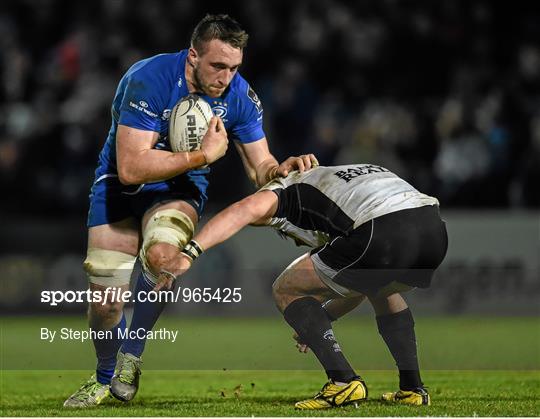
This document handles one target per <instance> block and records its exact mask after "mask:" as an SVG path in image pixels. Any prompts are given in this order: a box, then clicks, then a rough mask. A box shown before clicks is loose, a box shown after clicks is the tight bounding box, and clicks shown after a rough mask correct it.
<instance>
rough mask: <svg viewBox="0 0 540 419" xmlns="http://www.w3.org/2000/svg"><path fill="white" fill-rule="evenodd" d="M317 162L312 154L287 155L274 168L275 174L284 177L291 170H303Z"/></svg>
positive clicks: (314, 165)
mask: <svg viewBox="0 0 540 419" xmlns="http://www.w3.org/2000/svg"><path fill="white" fill-rule="evenodd" d="M318 165H319V162H318V161H317V158H316V157H315V155H314V154H302V155H301V156H298V157H289V158H288V159H287V160H285V161H284V162H282V163H281V164H280V165H279V166H278V167H277V169H276V175H277V176H281V177H286V176H288V175H289V173H290V172H292V171H293V170H298V171H299V172H304V171H306V170H309V169H312V168H314V167H317V166H318Z"/></svg>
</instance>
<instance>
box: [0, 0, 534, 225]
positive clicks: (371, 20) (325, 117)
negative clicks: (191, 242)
mask: <svg viewBox="0 0 540 419" xmlns="http://www.w3.org/2000/svg"><path fill="white" fill-rule="evenodd" d="M533 3H534V2H530V3H528V2H520V1H517V2H502V1H501V2H498V1H487V0H469V1H458V0H441V1H430V0H424V1H403V0H361V1H354V2H353V1H344V0H342V1H339V0H313V1H296V2H290V1H284V0H274V1H272V2H269V1H265V0H250V1H228V2H224V3H222V4H220V6H219V7H217V8H215V9H214V8H212V9H209V8H207V7H208V6H207V5H205V2H195V1H192V0H189V1H188V0H186V1H184V0H167V1H165V0H159V1H158V0H137V1H134V0H130V1H128V0H100V1H97V0H96V1H92V2H73V1H67V0H19V1H17V2H2V4H1V5H0V10H1V13H0V45H1V48H0V109H1V111H0V193H1V196H2V199H1V202H2V204H1V211H2V212H3V213H10V212H11V213H13V212H17V213H28V214H41V215H54V216H59V217H61V216H65V215H70V214H78V213H83V212H85V211H86V206H87V194H88V190H89V187H90V185H91V183H92V180H93V171H94V169H95V164H96V160H97V155H98V153H99V150H100V148H101V146H102V144H103V141H104V140H105V138H106V135H107V132H108V129H109V126H110V118H111V117H110V105H111V100H112V97H113V95H114V92H115V89H116V85H117V83H118V81H119V79H120V78H121V76H122V74H123V73H124V72H125V71H126V70H127V68H129V66H130V65H131V64H133V63H134V62H135V61H137V60H139V59H142V58H145V57H148V56H151V55H155V54H158V53H161V52H173V51H178V50H180V49H183V48H186V47H188V43H189V36H190V34H191V31H192V30H193V27H194V25H195V24H196V23H197V22H198V21H199V20H200V19H201V18H202V17H203V16H204V15H205V14H206V13H207V12H211V13H228V14H230V15H232V16H233V17H235V18H236V19H237V20H238V21H239V22H240V23H241V24H242V25H243V26H244V27H245V28H246V29H247V30H248V32H249V33H250V41H249V44H248V48H247V50H246V51H245V55H244V65H243V66H242V68H241V73H242V74H243V75H244V77H245V78H246V79H247V80H248V81H249V82H250V83H251V85H252V86H253V87H254V89H255V90H256V91H257V93H258V94H259V96H260V98H261V99H262V102H263V106H264V109H265V119H264V124H265V131H266V134H267V137H268V139H269V142H270V147H271V150H272V151H273V153H274V154H275V155H276V157H278V159H284V158H286V157H287V156H289V155H295V154H299V153H305V152H313V153H315V154H316V155H317V156H318V158H319V160H320V161H321V163H322V164H325V165H331V164H345V163H357V162H369V163H376V164H382V165H384V166H386V167H387V168H389V169H390V170H392V171H394V172H396V173H398V174H400V175H401V176H403V177H404V178H405V179H407V180H409V181H410V182H411V183H413V184H414V185H415V186H417V187H418V188H419V189H420V190H422V191H423V192H426V193H429V194H433V195H435V196H437V197H438V198H439V199H440V201H441V202H442V204H443V205H445V206H446V207H499V208H509V207H519V208H529V207H535V208H538V207H540V193H539V192H538V189H539V188H538V185H540V25H539V24H538V22H539V21H540V19H539V18H540V14H539V13H538V12H537V11H536V10H535V9H534V4H533ZM212 4H213V5H214V4H215V3H212ZM235 154H236V152H235V151H234V150H233V148H231V149H230V150H229V153H228V155H227V157H225V158H224V159H223V160H222V161H220V162H218V163H217V164H216V165H215V167H214V173H213V174H211V178H210V180H211V187H210V190H209V192H210V199H211V202H212V203H213V207H214V208H215V209H217V208H220V207H222V206H223V205H225V204H227V203H230V202H231V201H232V200H234V199H238V198H239V197H241V196H243V195H245V194H247V193H249V192H250V191H251V190H252V186H251V185H249V183H248V182H247V180H246V179H245V178H246V177H245V175H244V173H243V170H242V169H241V163H240V161H239V158H238V156H236V155H235ZM230 185H234V188H231V187H230ZM238 185H243V187H242V188H240V187H238Z"/></svg>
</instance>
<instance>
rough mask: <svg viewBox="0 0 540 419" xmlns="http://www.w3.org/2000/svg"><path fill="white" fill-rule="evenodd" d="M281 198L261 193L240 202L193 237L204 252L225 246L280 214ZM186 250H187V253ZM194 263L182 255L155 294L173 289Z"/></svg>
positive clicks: (169, 270)
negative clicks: (278, 204) (243, 233)
mask: <svg viewBox="0 0 540 419" xmlns="http://www.w3.org/2000/svg"><path fill="white" fill-rule="evenodd" d="M277 203H278V198H277V195H276V194H275V193H274V192H272V191H268V190H265V191H260V192H256V193H254V194H253V195H250V196H248V197H247V198H244V199H242V200H241V201H238V202H236V203H234V204H232V205H231V206H229V207H227V208H225V209H224V210H223V211H221V212H220V213H218V214H217V215H215V216H214V217H212V218H211V219H210V221H208V222H207V223H206V224H205V226H204V227H203V228H202V229H201V230H200V231H199V232H198V233H197V234H196V235H195V236H194V237H193V241H195V242H196V244H197V245H198V246H200V247H201V250H202V251H205V250H208V249H210V248H211V247H214V246H215V245H217V244H219V243H222V242H224V241H225V240H227V239H229V238H230V237H232V236H234V235H235V234H236V233H238V232H239V231H240V230H241V229H242V228H244V227H245V226H246V225H248V224H252V225H266V224H268V221H270V218H272V216H273V215H274V214H275V212H276V210H277ZM187 247H188V246H186V250H187ZM191 263H192V259H190V258H189V257H188V256H186V255H185V254H184V253H180V254H179V255H178V256H177V257H176V258H174V259H173V260H172V261H171V263H170V264H169V265H168V266H166V267H164V268H163V271H162V273H164V275H161V276H160V282H159V283H158V284H157V286H156V288H155V290H156V291H158V290H160V289H163V288H166V289H170V288H171V287H172V284H173V282H174V278H175V277H177V276H179V275H181V274H183V273H184V272H185V271H186V270H188V269H189V268H190V267H191Z"/></svg>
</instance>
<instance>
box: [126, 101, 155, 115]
mask: <svg viewBox="0 0 540 419" xmlns="http://www.w3.org/2000/svg"><path fill="white" fill-rule="evenodd" d="M141 102H142V103H145V104H146V106H148V104H147V103H146V102H144V101H143V100H141ZM141 102H139V103H141ZM129 106H131V107H132V108H134V109H137V110H138V111H141V112H144V113H145V114H146V115H148V116H151V117H152V118H157V114H156V113H154V112H152V111H149V110H148V109H146V108H144V107H142V106H141V105H140V104H137V103H135V102H131V101H130V102H129Z"/></svg>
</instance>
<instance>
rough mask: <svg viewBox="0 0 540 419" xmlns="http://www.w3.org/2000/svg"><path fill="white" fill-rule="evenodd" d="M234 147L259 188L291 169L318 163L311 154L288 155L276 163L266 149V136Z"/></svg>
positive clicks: (303, 167) (306, 168) (303, 168)
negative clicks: (282, 160) (285, 158)
mask: <svg viewBox="0 0 540 419" xmlns="http://www.w3.org/2000/svg"><path fill="white" fill-rule="evenodd" d="M235 145H236V149H237V150H238V153H239V154H240V157H241V158H242V163H243V164H244V168H245V169H246V173H247V175H248V177H249V178H250V179H251V181H252V182H253V183H254V184H255V185H256V186H257V187H258V188H260V187H261V186H264V185H266V184H267V183H268V182H270V181H271V180H272V179H274V178H275V177H276V176H282V177H285V176H287V175H288V174H289V172H290V171H292V170H300V171H301V172H303V171H304V170H309V169H311V167H314V166H315V165H318V162H317V159H316V158H315V156H314V155H313V154H305V155H302V156H299V157H289V158H288V159H287V160H285V161H284V162H282V163H281V164H279V163H278V161H277V160H276V158H275V157H274V156H273V155H272V154H271V153H270V150H269V149H268V142H267V141H266V137H263V138H261V139H260V140H258V141H254V142H252V143H247V144H243V143H235Z"/></svg>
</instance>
